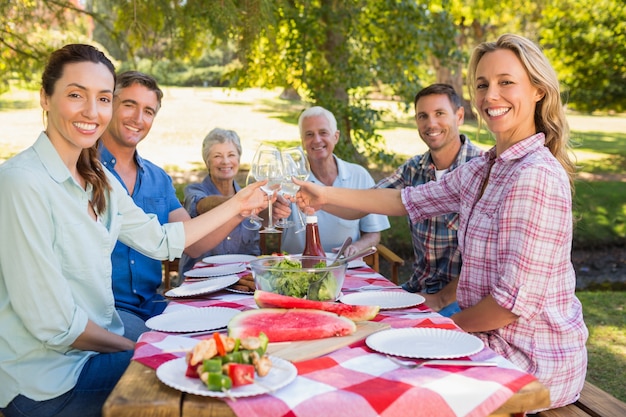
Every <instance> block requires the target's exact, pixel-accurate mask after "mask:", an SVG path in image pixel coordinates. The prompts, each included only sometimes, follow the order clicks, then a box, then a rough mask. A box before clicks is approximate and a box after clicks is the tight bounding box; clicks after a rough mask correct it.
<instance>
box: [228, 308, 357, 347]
mask: <svg viewBox="0 0 626 417" xmlns="http://www.w3.org/2000/svg"><path fill="white" fill-rule="evenodd" d="M355 331H356V324H355V323H354V322H353V321H352V320H350V319H347V318H345V317H341V316H338V315H336V314H335V313H330V312H328V311H321V310H311V309H301V308H293V309H284V308H262V309H258V310H247V311H242V312H241V313H238V314H236V315H235V316H234V317H233V318H232V319H230V322H229V323H228V335H229V336H230V337H234V338H240V339H243V338H245V337H250V336H252V337H256V336H258V335H259V333H261V332H263V333H265V334H266V335H267V337H268V339H269V341H270V342H290V341H295V340H313V339H323V338H325V337H333V336H346V335H349V334H352V333H354V332H355Z"/></svg>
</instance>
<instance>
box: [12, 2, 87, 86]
mask: <svg viewBox="0 0 626 417" xmlns="http://www.w3.org/2000/svg"><path fill="white" fill-rule="evenodd" d="M88 33H89V21H88V19H86V18H85V16H84V14H81V13H77V12H76V10H75V7H74V6H73V5H72V4H71V3H69V2H66V1H62V0H61V1H46V2H41V1H33V0H9V1H8V2H0V93H3V92H5V91H7V90H8V89H9V88H10V87H11V82H12V81H14V82H20V83H21V85H20V86H32V85H37V84H38V82H39V79H38V77H39V74H40V73H41V71H42V70H43V66H44V63H45V61H46V58H47V56H48V55H49V54H50V52H52V51H53V50H55V49H57V48H59V47H61V46H63V45H64V44H66V43H70V42H83V43H92V42H91V41H90V40H89V36H88Z"/></svg>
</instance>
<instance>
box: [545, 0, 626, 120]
mask: <svg viewBox="0 0 626 417" xmlns="http://www.w3.org/2000/svg"><path fill="white" fill-rule="evenodd" d="M540 26H541V44H542V45H543V46H544V48H545V50H546V55H547V56H548V57H549V58H550V59H551V61H552V63H553V65H554V68H555V70H556V71H557V73H558V74H559V79H560V81H561V82H562V83H563V85H564V87H565V88H564V89H565V91H566V93H567V95H568V97H566V98H565V102H566V103H568V105H569V106H570V107H571V108H573V109H576V110H580V111H583V112H593V111H594V110H604V111H606V110H613V111H617V112H622V111H624V110H626V3H624V2H623V1H617V0H559V1H551V2H550V6H548V7H546V8H545V10H544V13H543V17H542V19H541V25H540Z"/></svg>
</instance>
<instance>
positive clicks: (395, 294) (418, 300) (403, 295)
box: [339, 291, 426, 310]
mask: <svg viewBox="0 0 626 417" xmlns="http://www.w3.org/2000/svg"><path fill="white" fill-rule="evenodd" d="M339 301H341V302H342V303H344V304H351V305H356V306H379V307H380V309H381V310H390V309H394V308H408V307H413V306H416V305H419V304H422V303H423V302H424V301H426V300H425V299H424V297H422V296H421V295H419V294H415V293H411V292H406V291H364V292H355V293H352V294H347V295H344V296H342V297H341V298H340V299H339Z"/></svg>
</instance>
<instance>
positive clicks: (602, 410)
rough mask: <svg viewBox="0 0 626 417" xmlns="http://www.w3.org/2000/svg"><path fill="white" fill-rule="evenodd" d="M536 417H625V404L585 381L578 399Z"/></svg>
mask: <svg viewBox="0 0 626 417" xmlns="http://www.w3.org/2000/svg"><path fill="white" fill-rule="evenodd" d="M537 416H538V417H618V416H626V403H624V402H622V401H620V400H618V399H617V398H615V397H613V396H612V395H611V394H609V393H607V392H605V391H603V390H601V389H600V388H598V387H596V386H595V385H593V384H592V383H591V382H588V381H585V385H584V387H583V390H582V392H581V393H580V398H579V399H578V401H576V402H575V403H573V404H570V405H568V406H565V407H560V408H554V409H552V410H546V411H542V412H540V413H538V414H537Z"/></svg>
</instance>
